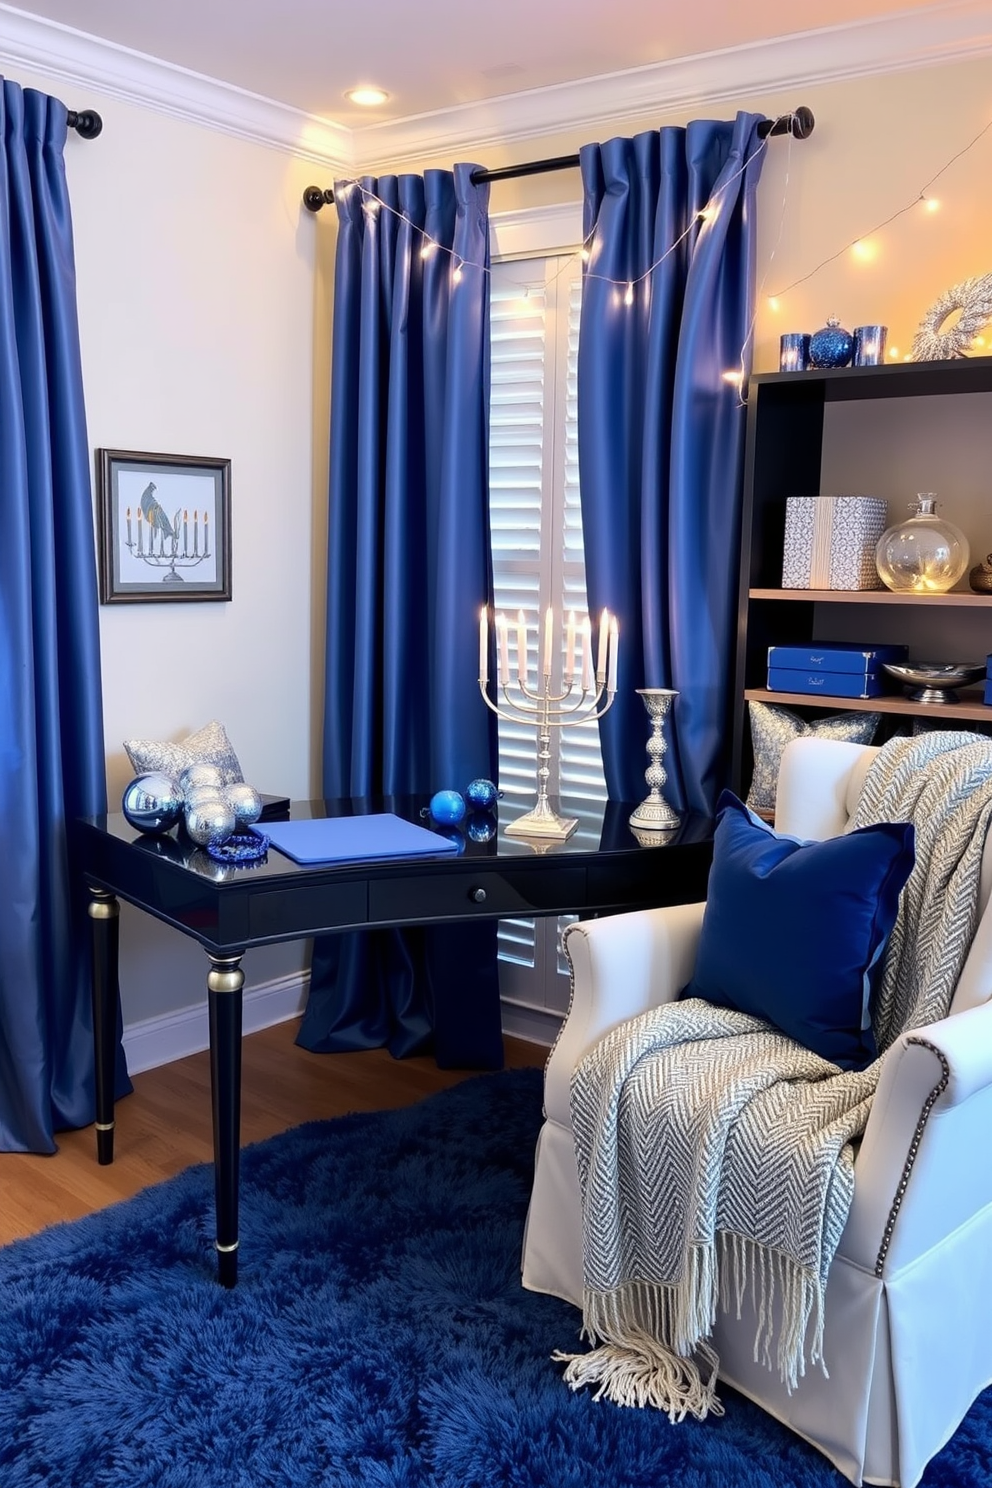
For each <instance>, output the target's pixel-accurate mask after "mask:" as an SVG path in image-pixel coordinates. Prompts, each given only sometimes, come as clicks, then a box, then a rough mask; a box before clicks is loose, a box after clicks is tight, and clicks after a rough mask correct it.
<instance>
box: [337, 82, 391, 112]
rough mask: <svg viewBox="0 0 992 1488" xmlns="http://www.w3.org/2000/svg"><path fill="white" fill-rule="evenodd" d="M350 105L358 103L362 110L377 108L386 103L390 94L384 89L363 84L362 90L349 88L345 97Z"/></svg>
mask: <svg viewBox="0 0 992 1488" xmlns="http://www.w3.org/2000/svg"><path fill="white" fill-rule="evenodd" d="M344 96H345V98H347V99H348V101H349V103H357V104H359V105H360V107H361V108H377V107H378V105H379V104H380V103H385V102H386V99H387V98H388V97H389V94H388V93H386V92H385V91H384V90H383V89H382V88H372V87H369V86H367V85H365V84H363V85H362V86H361V87H360V88H349V89H348V91H347V93H346V94H345V95H344Z"/></svg>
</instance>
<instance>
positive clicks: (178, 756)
mask: <svg viewBox="0 0 992 1488" xmlns="http://www.w3.org/2000/svg"><path fill="white" fill-rule="evenodd" d="M124 749H125V751H126V753H127V757H128V759H129V760H130V761H131V765H132V767H133V769H134V770H135V772H136V773H137V774H138V775H144V774H145V773H146V772H148V771H149V770H159V771H161V772H162V774H163V775H168V777H169V779H170V780H178V779H179V777H180V775H181V774H182V772H183V771H184V770H185V769H186V766H187V765H201V764H202V765H216V766H217V768H218V769H219V770H221V771H222V772H223V775H224V784H225V785H233V784H234V782H235V781H240V780H244V776H243V775H242V773H241V765H240V764H239V763H238V756H237V755H236V754H235V752H234V750H233V748H232V747H231V741H230V739H229V738H228V737H227V730H226V729H225V728H224V725H223V724H222V723H218V722H217V721H216V719H215V720H214V721H213V722H212V723H205V724H204V725H203V727H202V728H201V729H197V730H196V733H194V734H188V735H187V736H186V738H185V739H183V740H182V741H181V742H180V743H179V744H170V743H168V741H164V740H163V741H158V740H153V739H125V740H124Z"/></svg>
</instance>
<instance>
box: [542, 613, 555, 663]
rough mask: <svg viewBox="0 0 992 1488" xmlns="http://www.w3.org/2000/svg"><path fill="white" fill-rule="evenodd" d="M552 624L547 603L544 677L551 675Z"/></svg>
mask: <svg viewBox="0 0 992 1488" xmlns="http://www.w3.org/2000/svg"><path fill="white" fill-rule="evenodd" d="M552 624H553V620H552V615H551V606H550V605H548V608H547V609H546V610H545V612H544V675H545V676H546V677H550V676H551V652H552V645H551V627H552Z"/></svg>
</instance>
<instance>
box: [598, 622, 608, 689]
mask: <svg viewBox="0 0 992 1488" xmlns="http://www.w3.org/2000/svg"><path fill="white" fill-rule="evenodd" d="M609 636H610V612H609V610H604V611H603V613H602V615H600V617H599V652H598V654H597V657H596V681H597V682H602V681H603V679H604V677H605V676H606V643H607V641H608V640H609Z"/></svg>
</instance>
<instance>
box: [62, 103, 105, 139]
mask: <svg viewBox="0 0 992 1488" xmlns="http://www.w3.org/2000/svg"><path fill="white" fill-rule="evenodd" d="M66 123H67V124H68V126H69V128H70V129H74V130H75V131H76V133H77V134H78V135H79V138H80V139H96V137H97V135H98V134H99V133H100V131H101V130H102V129H103V120H102V119H101V118H100V115H99V114H98V113H96V111H95V110H94V109H81V110H80V111H79V112H78V113H77V111H76V110H75V109H70V110H69V114H68V117H67V119H66Z"/></svg>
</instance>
